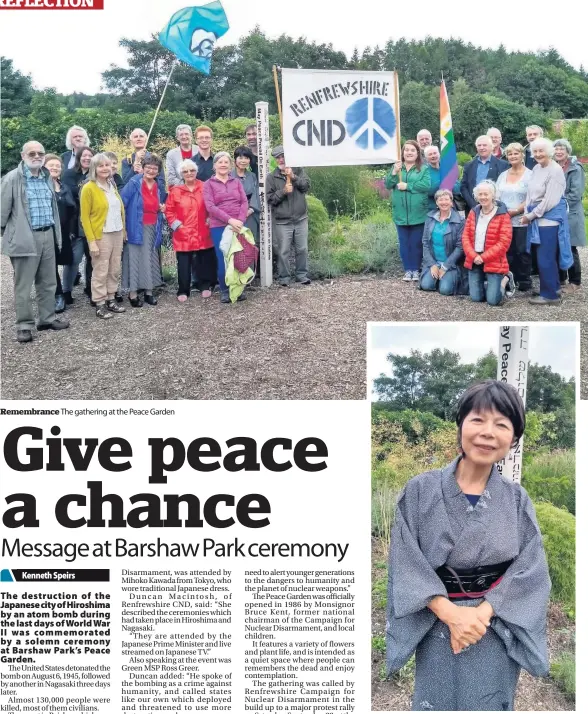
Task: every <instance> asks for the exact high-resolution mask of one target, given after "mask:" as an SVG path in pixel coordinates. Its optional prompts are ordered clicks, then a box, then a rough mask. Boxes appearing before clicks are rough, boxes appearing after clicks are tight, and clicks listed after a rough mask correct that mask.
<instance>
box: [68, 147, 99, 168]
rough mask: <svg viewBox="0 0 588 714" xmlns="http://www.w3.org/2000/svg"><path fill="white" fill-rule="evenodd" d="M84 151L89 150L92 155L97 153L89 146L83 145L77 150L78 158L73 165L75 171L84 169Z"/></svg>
mask: <svg viewBox="0 0 588 714" xmlns="http://www.w3.org/2000/svg"><path fill="white" fill-rule="evenodd" d="M84 151H89V152H90V153H91V154H92V156H94V155H95V153H96V152H95V151H94V149H91V148H90V147H89V146H81V147H80V148H79V149H78V150H77V151H76V160H75V162H74V165H73V169H74V171H77V172H78V173H81V171H82V163H81V161H82V156H83V154H84Z"/></svg>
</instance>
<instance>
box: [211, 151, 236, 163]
mask: <svg viewBox="0 0 588 714" xmlns="http://www.w3.org/2000/svg"><path fill="white" fill-rule="evenodd" d="M223 156H226V157H227V159H228V160H229V163H230V164H231V166H232V165H233V159H232V158H231V155H230V154H229V152H228V151H218V152H217V153H216V154H215V155H214V157H213V159H212V165H213V166H216V162H217V161H218V160H219V159H222V158H223Z"/></svg>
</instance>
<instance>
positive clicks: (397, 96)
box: [394, 70, 402, 161]
mask: <svg viewBox="0 0 588 714" xmlns="http://www.w3.org/2000/svg"><path fill="white" fill-rule="evenodd" d="M394 98H395V100H396V112H397V117H396V152H397V155H398V158H397V159H396V161H402V146H401V141H400V92H399V90H398V72H397V71H396V70H394Z"/></svg>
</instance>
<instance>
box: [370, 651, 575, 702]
mask: <svg viewBox="0 0 588 714" xmlns="http://www.w3.org/2000/svg"><path fill="white" fill-rule="evenodd" d="M374 639H376V638H374ZM549 674H550V675H551V677H552V678H553V679H555V681H556V682H557V686H558V687H559V689H561V691H562V692H563V693H564V694H567V695H568V696H569V697H574V696H575V694H576V659H575V657H574V655H573V654H570V653H569V652H564V653H563V654H562V655H561V656H560V657H558V658H557V659H556V660H554V661H553V662H552V663H551V667H550V668H549Z"/></svg>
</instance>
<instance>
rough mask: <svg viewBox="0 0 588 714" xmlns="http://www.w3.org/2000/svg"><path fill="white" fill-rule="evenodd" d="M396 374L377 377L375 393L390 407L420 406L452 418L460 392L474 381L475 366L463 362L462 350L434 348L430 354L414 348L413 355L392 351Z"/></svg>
mask: <svg viewBox="0 0 588 714" xmlns="http://www.w3.org/2000/svg"><path fill="white" fill-rule="evenodd" d="M387 360H388V361H389V362H390V364H391V365H392V376H390V377H386V376H384V375H381V376H380V377H378V378H377V379H375V380H374V392H376V394H378V395H379V396H380V398H381V399H382V401H386V402H389V403H390V409H393V410H395V411H402V410H403V409H416V410H418V411H422V412H430V413H431V414H435V416H438V417H440V418H441V419H445V420H448V419H451V418H452V417H453V414H454V410H455V406H456V404H457V400H458V399H459V397H460V395H461V394H462V392H463V391H464V389H465V388H466V386H467V385H468V384H469V383H470V382H471V381H472V379H473V375H474V369H473V365H471V364H461V362H460V360H461V358H460V354H459V352H451V351H450V350H447V349H444V350H441V349H434V350H432V351H431V352H430V353H429V354H424V353H422V352H421V351H420V350H411V351H410V356H409V357H405V356H402V355H395V354H393V353H390V354H389V355H388V356H387Z"/></svg>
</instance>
